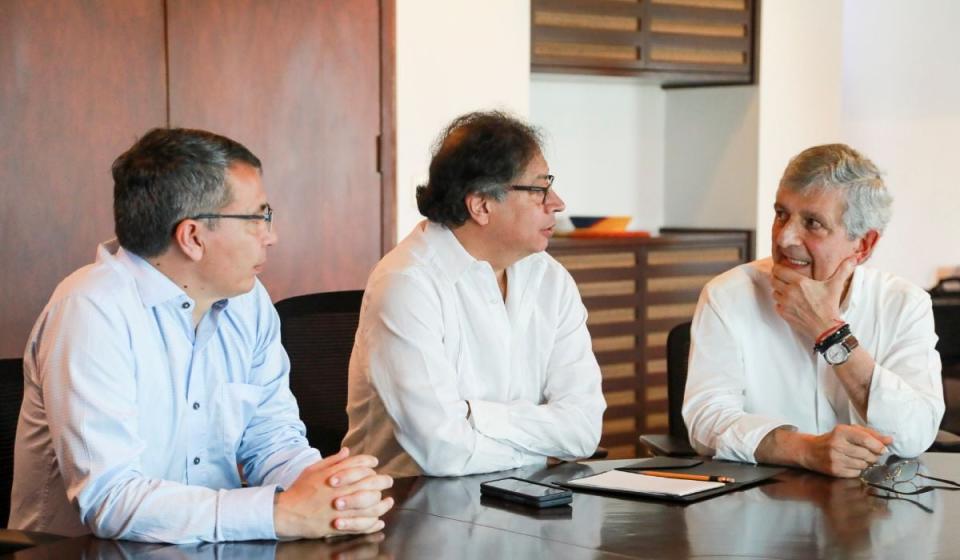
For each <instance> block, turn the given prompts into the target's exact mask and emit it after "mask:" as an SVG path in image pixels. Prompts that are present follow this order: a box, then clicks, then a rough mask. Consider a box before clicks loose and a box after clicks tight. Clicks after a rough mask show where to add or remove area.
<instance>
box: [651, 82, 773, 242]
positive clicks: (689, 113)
mask: <svg viewBox="0 0 960 560" xmlns="http://www.w3.org/2000/svg"><path fill="white" fill-rule="evenodd" d="M664 145H665V147H664V156H665V159H664V165H665V170H664V173H665V174H664V185H665V195H664V223H665V224H666V225H668V226H689V227H715V228H742V229H754V228H755V227H756V219H757V87H756V86H737V87H709V88H689V89H674V90H669V91H667V92H666V126H665V133H664Z"/></svg>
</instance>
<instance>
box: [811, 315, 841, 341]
mask: <svg viewBox="0 0 960 560" xmlns="http://www.w3.org/2000/svg"><path fill="white" fill-rule="evenodd" d="M845 324H846V323H844V322H843V321H839V320H838V321H837V322H836V323H835V324H834V325H833V326H832V327H830V328H829V329H827V330H825V331H823V334H821V335H820V336H818V337H817V340H816V341H815V342H814V343H813V345H814V346H820V343H822V342H823V341H824V340H826V339H827V338H828V337H829V336H830V335H831V334H833V333H835V332H837V331H838V330H840V329H841V328H843V326H844V325H845Z"/></svg>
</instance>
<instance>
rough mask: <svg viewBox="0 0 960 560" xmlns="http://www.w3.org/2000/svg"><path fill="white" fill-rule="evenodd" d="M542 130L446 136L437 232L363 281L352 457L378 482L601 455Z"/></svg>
mask: <svg viewBox="0 0 960 560" xmlns="http://www.w3.org/2000/svg"><path fill="white" fill-rule="evenodd" d="M540 143H541V141H540V138H539V135H538V133H537V131H536V130H534V129H532V128H531V127H529V126H528V125H526V124H524V123H521V122H519V121H517V120H516V119H513V118H511V117H509V116H507V115H504V114H502V113H471V114H467V115H464V116H462V117H459V118H457V119H455V120H454V121H453V123H451V124H450V126H449V127H448V128H447V129H446V130H445V132H444V134H443V135H442V137H441V139H440V141H439V143H438V145H437V148H436V150H435V153H434V156H433V160H432V162H431V164H430V178H429V182H428V184H427V185H425V186H423V187H420V188H419V189H417V204H418V207H419V209H420V212H421V213H422V214H423V215H424V216H426V217H427V220H425V221H423V222H421V223H420V224H418V225H417V226H416V227H415V228H414V230H413V232H411V233H410V235H409V236H407V238H406V239H404V240H403V241H402V242H401V243H400V244H399V245H398V246H397V247H396V248H395V249H393V250H392V251H391V252H390V253H389V254H388V255H387V256H385V257H384V258H383V260H382V261H380V263H379V264H378V265H377V267H376V268H375V269H374V271H373V273H372V274H371V276H370V279H369V281H368V283H367V288H366V294H365V296H364V304H363V310H362V312H361V316H360V325H359V328H358V330H357V339H356V346H355V347H354V350H353V356H352V358H351V361H350V389H349V398H348V405H347V413H348V414H349V417H350V430H349V432H348V433H347V436H346V438H345V439H344V445H347V446H349V447H350V448H351V449H352V450H353V451H354V452H357V453H369V454H371V455H375V456H377V457H378V458H379V459H380V464H381V465H382V468H383V472H387V473H392V474H394V475H397V476H403V475H414V474H420V473H425V474H428V475H438V476H454V475H465V474H471V473H481V472H491V471H497V470H504V469H511V468H515V467H520V466H524V465H533V464H544V463H545V462H546V460H547V458H548V457H557V458H561V459H572V458H577V457H584V456H589V455H591V454H592V453H593V452H594V451H595V450H596V448H597V444H598V442H599V440H600V428H601V419H602V415H603V411H604V409H605V408H606V404H605V402H604V399H603V394H602V392H601V387H600V368H599V366H598V365H597V361H596V358H595V357H594V355H593V352H592V350H591V344H590V335H589V333H588V332H587V328H586V318H587V313H586V309H585V308H584V306H583V303H582V302H581V300H580V295H579V293H578V291H577V287H576V285H575V284H574V282H573V279H572V278H571V277H570V274H569V273H567V271H566V270H565V269H564V268H563V267H562V266H561V265H560V264H559V263H557V261H555V260H554V259H553V258H551V257H550V256H549V255H547V254H546V253H544V249H546V248H547V242H548V240H549V239H550V237H551V236H552V235H553V227H554V223H555V217H554V215H555V213H556V212H560V211H561V210H563V208H564V204H563V201H562V200H561V199H560V197H559V196H558V195H557V194H556V193H555V192H554V191H553V190H552V189H551V188H550V187H551V185H552V183H553V176H552V175H550V174H549V169H548V167H547V162H546V161H545V160H544V158H543V154H542V150H541V145H540Z"/></svg>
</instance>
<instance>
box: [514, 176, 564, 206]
mask: <svg viewBox="0 0 960 560" xmlns="http://www.w3.org/2000/svg"><path fill="white" fill-rule="evenodd" d="M543 178H544V179H546V180H547V186H545V187H538V186H534V185H510V190H513V191H527V192H535V193H541V194H543V199H542V200H541V201H540V204H546V203H547V196H548V195H549V194H550V187H552V186H553V179H554V176H553V175H544V176H543Z"/></svg>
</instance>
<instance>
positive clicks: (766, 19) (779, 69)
mask: <svg viewBox="0 0 960 560" xmlns="http://www.w3.org/2000/svg"><path fill="white" fill-rule="evenodd" d="M842 8H843V3H842V2H837V1H836V0H803V1H801V2H795V1H772V2H764V3H763V5H762V7H761V9H760V18H761V21H760V36H759V41H758V42H757V49H758V51H759V56H758V60H759V62H760V68H759V75H758V80H759V82H758V88H759V89H758V93H759V99H758V103H759V105H758V109H759V114H758V129H757V142H758V147H757V198H756V201H757V212H756V216H757V218H756V224H757V225H756V229H757V256H758V257H764V256H767V255H769V254H770V236H769V231H770V224H771V221H772V219H773V202H774V200H775V199H776V192H777V186H778V184H779V182H780V176H781V175H782V174H783V169H784V167H786V165H787V162H788V161H789V160H790V158H791V157H793V156H794V155H796V154H797V153H799V152H800V151H801V150H803V149H805V148H808V147H810V146H813V145H816V144H824V143H828V142H837V141H839V140H840V131H841V126H840V99H841V95H840V87H841V58H842V57H841V18H842V11H843V10H842Z"/></svg>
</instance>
